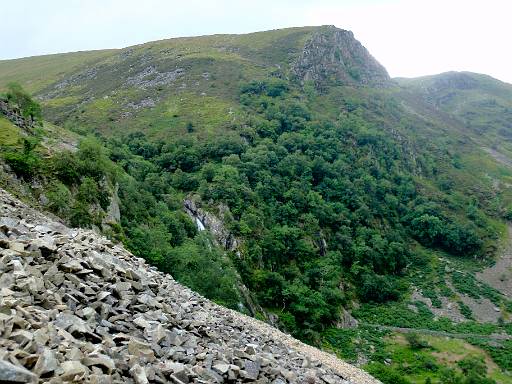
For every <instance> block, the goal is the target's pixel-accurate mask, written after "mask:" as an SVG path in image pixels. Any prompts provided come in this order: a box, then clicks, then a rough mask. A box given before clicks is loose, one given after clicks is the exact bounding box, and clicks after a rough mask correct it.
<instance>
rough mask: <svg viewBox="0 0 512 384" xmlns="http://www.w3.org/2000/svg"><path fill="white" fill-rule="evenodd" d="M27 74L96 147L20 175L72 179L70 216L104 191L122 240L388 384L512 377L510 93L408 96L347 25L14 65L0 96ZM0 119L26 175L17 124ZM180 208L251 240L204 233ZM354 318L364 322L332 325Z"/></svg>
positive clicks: (475, 88) (58, 118)
mask: <svg viewBox="0 0 512 384" xmlns="http://www.w3.org/2000/svg"><path fill="white" fill-rule="evenodd" d="M305 47H307V49H306V48H305ZM61 61H62V65H60V62H61ZM30 63H33V65H30ZM57 67H58V68H57ZM13 80H15V81H19V82H21V83H22V85H24V86H26V87H27V88H28V89H30V90H31V91H33V93H34V95H35V97H36V98H37V100H39V101H40V103H41V104H42V105H43V115H44V117H45V119H47V120H49V121H50V122H51V123H52V124H55V125H56V126H58V127H60V128H55V129H56V130H58V129H64V130H67V131H70V132H74V135H94V136H96V138H95V139H94V140H93V143H95V144H91V142H90V141H88V140H86V141H85V142H84V143H85V144H83V145H84V148H80V149H79V152H78V154H75V155H73V154H69V153H67V152H62V153H66V155H62V154H50V155H48V157H49V160H41V162H42V164H47V165H46V166H42V167H39V166H38V167H36V168H35V169H34V170H33V172H32V173H31V174H19V175H18V176H19V177H21V178H23V179H24V180H25V181H26V182H28V183H30V182H31V180H32V181H33V180H34V179H43V178H52V177H55V175H57V180H55V183H57V182H58V183H60V184H56V185H57V186H58V188H57V187H55V186H54V187H53V188H54V192H57V191H59V193H60V194H56V195H54V196H60V197H61V199H60V201H61V202H62V200H65V199H63V198H62V196H72V199H71V200H70V201H71V205H66V204H63V205H61V206H58V207H57V208H56V212H57V213H60V214H63V215H64V216H66V217H68V218H69V219H70V220H73V217H74V218H75V220H76V218H77V217H78V214H77V212H78V213H80V212H81V213H84V212H85V213H86V212H87V211H89V213H90V212H91V206H93V205H94V204H95V203H94V202H95V200H94V199H96V200H98V201H97V204H100V205H101V201H100V200H99V197H98V195H97V194H94V193H93V194H92V197H90V196H89V194H87V193H86V191H82V193H81V194H80V188H81V187H80V186H81V185H83V184H84V182H85V183H86V186H88V187H90V188H88V190H89V192H90V190H91V188H92V190H94V191H99V188H101V187H102V184H101V180H102V178H103V177H107V179H108V180H110V183H111V184H110V186H111V187H112V188H113V187H114V186H115V185H116V183H117V185H118V188H119V189H118V197H119V201H120V211H121V218H120V222H119V223H118V225H117V226H114V227H111V230H110V235H111V236H114V237H116V238H118V239H120V240H122V241H124V242H125V243H126V244H127V246H128V247H130V249H131V250H132V251H133V252H134V253H135V254H137V255H140V256H143V257H146V258H147V259H148V260H150V261H151V262H152V263H153V264H155V265H157V266H158V267H159V268H161V269H162V270H165V271H168V272H170V273H172V274H173V275H174V276H175V277H176V278H177V279H178V280H180V281H183V282H184V283H186V284H188V285H190V286H191V287H193V288H194V289H196V290H198V291H200V292H202V293H204V294H206V295H208V296H209V297H211V298H212V299H215V300H217V301H218V302H221V303H223V304H225V305H228V306H231V307H233V308H239V309H240V310H245V311H253V314H254V315H255V316H258V317H261V318H264V319H277V320H276V321H277V323H278V325H279V326H280V327H281V328H283V329H285V330H287V331H288V332H290V333H293V334H294V335H296V336H297V337H300V338H301V339H303V340H306V341H308V342H310V343H314V344H317V345H324V347H326V348H329V349H332V350H334V351H335V352H336V353H339V354H340V356H342V357H344V358H347V359H349V360H351V361H354V362H355V363H357V364H360V365H364V366H366V367H367V368H368V369H369V370H370V371H371V372H372V373H373V374H375V375H376V376H377V377H379V378H381V380H383V381H384V382H385V383H397V382H402V383H409V382H413V383H423V382H428V381H427V380H430V382H433V383H436V382H453V383H492V382H493V381H492V380H495V381H497V382H499V383H510V382H512V380H511V376H510V371H511V370H512V361H511V359H510V356H512V345H511V341H510V337H511V335H512V328H511V325H510V324H511V323H510V314H511V313H512V301H511V296H510V294H509V293H508V292H507V291H506V290H503V289H502V286H503V284H505V283H503V284H502V285H500V286H498V285H496V284H494V283H493V282H492V281H490V280H489V281H487V280H481V279H480V277H479V276H480V274H479V271H481V270H484V269H486V268H489V267H490V266H491V264H492V263H493V259H494V258H496V257H498V256H499V255H500V252H501V250H503V249H505V248H506V247H505V245H506V242H507V241H509V238H508V231H507V223H506V220H509V219H510V218H511V217H512V188H511V186H512V168H511V166H510V165H511V164H512V160H509V159H512V157H508V156H509V152H508V151H509V149H508V138H507V137H508V136H507V135H508V133H509V131H510V128H511V126H510V125H509V112H510V111H509V110H508V108H509V106H510V105H512V94H511V92H510V87H509V86H508V85H506V84H503V83H500V82H498V81H496V80H494V79H491V78H488V77H485V76H481V75H475V74H444V75H440V76H437V77H430V78H423V79H411V80H404V79H399V80H397V81H396V82H394V81H391V80H390V79H389V78H388V76H387V73H386V72H385V70H384V69H383V68H381V67H380V65H379V64H378V63H377V62H376V61H375V60H374V59H373V58H372V57H371V56H370V55H369V54H368V52H367V51H366V50H364V48H362V47H361V46H360V44H359V43H358V42H357V41H356V40H355V39H354V38H353V36H352V35H351V34H350V33H348V32H346V31H341V30H337V29H335V28H333V27H306V28H291V29H284V30H275V31H267V32H259V33H254V34H248V35H214V36H204V37H194V38H181V39H171V40H162V41H157V42H152V43H147V44H142V45H139V46H134V47H130V48H125V49H122V50H115V51H97V52H92V53H90V54H88V53H74V54H65V55H55V56H45V57H41V58H28V59H21V60H14V61H6V62H0V86H5V85H6V84H7V83H8V82H10V81H13ZM493 100H494V101H493ZM0 124H3V125H2V127H3V126H5V127H6V129H5V133H3V134H2V135H1V136H0V140H2V141H3V145H4V146H3V147H2V151H3V152H2V153H3V154H4V158H5V159H6V161H7V162H9V161H11V162H12V156H13V155H12V153H13V152H14V149H13V148H12V147H13V146H15V145H18V144H16V143H19V138H18V141H16V140H15V138H16V127H13V126H11V125H10V123H8V122H6V121H0ZM55 125H49V124H48V123H47V124H46V127H47V128H50V127H55ZM482 132H484V133H485V135H482ZM89 140H91V139H89ZM15 141H16V143H15ZM57 141H58V140H57ZM88 143H89V144H88ZM91 145H92V149H91ZM9 147H11V148H10V149H9ZM62 149H64V150H66V148H62ZM36 152H37V151H36ZM36 152H34V151H32V152H31V151H29V152H27V153H25V155H26V158H22V160H27V159H30V156H35V155H34V153H36ZM57 152H58V151H57ZM6 153H10V154H11V155H7V156H5V154H6ZM9 156H11V159H10V160H9ZM66 156H67V157H66ZM89 156H91V158H92V159H93V161H90V159H88V157H89ZM59 159H61V161H60V162H59ZM94 159H101V162H100V163H101V164H103V165H102V168H101V170H96V171H97V172H96V171H95V169H96V168H95V167H94V166H95V164H94ZM67 161H70V162H71V164H74V166H73V167H71V168H72V169H73V170H74V171H75V172H74V173H72V174H71V176H70V175H69V174H68V173H67V168H65V167H64V168H63V164H66V162H67ZM59 165H60V168H59ZM89 167H92V168H91V169H92V170H91V169H90V168H89ZM84 169H85V171H83V170H84ZM65 171H66V172H65ZM84 172H85V173H84ZM87 178H89V179H91V180H90V181H86V180H85V179H87ZM32 184H34V183H32ZM95 185H96V187H94V186H95ZM82 189H85V187H83V188H82ZM66 191H68V192H66ZM100 195H101V194H100ZM88 196H89V197H88ZM91 199H92V200H91ZM185 199H189V200H192V201H193V202H194V203H195V205H196V206H198V207H199V208H200V209H201V210H202V211H203V212H209V214H210V215H212V216H213V217H215V218H217V219H218V220H219V222H221V223H222V227H223V230H225V231H226V232H227V233H229V236H230V238H234V239H236V244H237V246H236V247H235V248H234V249H233V247H230V246H228V247H226V249H220V248H219V247H217V246H213V247H212V244H215V242H214V241H213V240H208V238H205V237H204V236H203V234H201V233H200V234H197V233H196V230H195V228H194V227H193V225H192V222H191V221H190V220H189V219H188V218H187V217H186V216H185V214H184V213H183V201H184V200H185ZM103 203H104V204H105V203H106V202H103ZM59 210H61V212H59ZM92 211H93V212H94V210H92ZM98 219H101V218H99V217H95V216H94V215H92V216H91V218H90V220H89V221H88V222H75V224H80V225H93V224H94V225H98V224H100V222H101V220H100V221H98ZM500 265H501V264H500ZM504 276H505V278H508V277H507V276H508V275H506V273H505V275H504ZM511 278H512V277H511ZM242 282H243V286H245V287H247V288H248V291H249V292H250V295H249V296H250V297H247V296H245V297H244V298H242V296H243V294H242V292H243V289H242V287H243V286H242V285H241V283H242ZM493 284H494V285H493ZM252 301H254V302H255V303H256V305H250V304H249V302H252ZM344 310H348V311H349V312H351V313H352V315H353V316H354V317H355V318H356V319H357V320H358V321H359V327H358V328H355V329H344V328H340V327H339V326H337V325H340V324H342V323H344V322H345V323H346V321H345V320H346V319H345V317H346V316H347V315H346V313H345V315H344ZM411 332H413V333H414V334H415V333H418V334H419V335H420V336H418V337H419V340H418V338H416V339H415V340H414V339H412V338H410V337H409V338H408V339H407V341H404V337H406V336H403V335H407V334H409V333H411ZM432 332H436V333H432ZM497 335H502V336H503V337H502V336H497ZM422 340H423V341H424V342H423V341H422ZM464 348H466V349H467V350H468V351H469V352H471V353H469V352H468V353H462V352H461V351H462V349H464ZM473 358H476V359H477V360H478V361H480V360H482V359H483V361H484V363H483V364H484V366H485V364H487V366H488V368H487V370H485V369H483V370H482V369H481V364H480V363H479V362H478V361H477V360H474V359H473ZM471 359H473V360H471ZM461 361H462V362H461ZM469 366H473V367H476V368H474V369H473V368H471V369H470V368H468V367H469ZM489 367H490V368H489ZM486 376H488V377H489V378H490V379H488V381H485V380H487V379H485V377H486ZM397 380H399V381H397ZM449 380H451V381H449ZM489 380H491V381H489Z"/></svg>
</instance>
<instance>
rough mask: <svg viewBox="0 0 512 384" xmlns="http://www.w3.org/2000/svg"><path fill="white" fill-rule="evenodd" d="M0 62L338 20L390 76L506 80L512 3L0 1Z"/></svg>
mask: <svg viewBox="0 0 512 384" xmlns="http://www.w3.org/2000/svg"><path fill="white" fill-rule="evenodd" d="M0 10H1V13H2V22H1V23H0V36H1V41H2V43H1V45H0V59H8V58H17V57H25V56H33V55H41V54H47V53H58V52H69V51H79V50H89V49H101V48H121V47H126V46H129V45H133V44H138V43H143V42H147V41H151V40H159V39H164V38H169V37H179V36H194V35H205V34H214V33H246V32H254V31H261V30H267V29H275V28H283V27H292V26H303V25H322V24H334V25H336V26H337V27H339V28H344V29H350V30H352V31H353V32H354V34H355V36H356V38H358V39H359V40H360V41H361V42H362V43H363V45H365V46H366V47H367V48H368V49H369V50H370V52H371V53H372V54H373V55H374V56H375V57H376V58H377V60H379V61H380V62H381V63H382V64H383V65H384V66H385V67H386V68H387V69H388V71H389V73H390V75H391V76H393V77H395V76H405V77H412V76H421V75H428V74H435V73H439V72H445V71H449V70H467V71H473V72H480V73H486V74H489V75H491V76H494V77H496V78H498V79H500V80H503V81H507V82H509V83H512V49H511V38H512V0H483V1H476V0H425V1H424V0H359V1H357V0H309V1H306V0H218V1H205V0H203V1H198V0H180V1H174V0H45V1H43V0H17V1H12V0H0Z"/></svg>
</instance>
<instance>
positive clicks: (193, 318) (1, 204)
mask: <svg viewBox="0 0 512 384" xmlns="http://www.w3.org/2000/svg"><path fill="white" fill-rule="evenodd" d="M0 381H1V382H3V383H29V382H39V383H62V382H87V383H137V384H143V383H222V382H227V383H242V382H244V383H247V382H254V383H273V384H283V383H377V381H376V380H375V379H373V378H372V377H370V376H369V375H367V374H366V373H364V372H363V371H361V370H359V369H356V368H354V367H352V366H350V365H348V364H346V363H343V362H342V361H340V360H338V359H336V358H335V357H334V356H332V355H329V354H326V353H324V352H321V351H319V350H317V349H315V348H312V347H310V346H307V345H304V344H302V343H300V342H298V341H297V340H294V339H292V338H291V337H289V336H287V335H285V334H283V333H281V332H279V331H277V330H275V329H274V328H272V327H270V326H268V325H267V324H264V323H262V322H259V321H257V320H254V319H252V318H249V317H246V316H244V315H241V314H239V313H237V312H234V311H231V310H229V309H226V308H223V307H220V306H218V305H216V304H213V303H211V302H209V301H208V300H206V299H204V298H203V297H201V296H199V295H198V294H196V293H194V292H192V291H190V290H189V289H187V288H185V287H183V286H181V285H180V284H178V283H176V282H175V281H174V280H173V279H172V278H171V277H170V276H169V275H165V274H163V273H160V272H158V271H157V270H156V269H155V268H153V267H150V266H148V265H147V264H146V263H145V262H144V261H143V260H142V259H139V258H136V257H134V256H133V255H131V254H130V253H129V252H127V251H126V250H125V249H123V247H121V246H119V245H116V244H113V243H112V242H111V241H109V240H107V239H105V238H103V237H100V236H99V235H97V234H96V233H94V232H92V231H88V230H81V229H70V228H67V227H66V226H64V225H62V224H60V223H57V222H55V221H52V220H51V219H49V218H48V217H46V216H44V215H42V214H40V213H38V212H36V211H34V210H32V209H30V208H28V207H27V206H25V205H24V204H23V203H21V202H19V201H18V200H16V199H14V198H13V197H11V196H10V195H9V194H7V193H6V192H4V191H3V190H0Z"/></svg>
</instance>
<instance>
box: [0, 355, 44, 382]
mask: <svg viewBox="0 0 512 384" xmlns="http://www.w3.org/2000/svg"><path fill="white" fill-rule="evenodd" d="M36 379H37V376H36V375H34V374H33V373H31V372H30V371H28V370H26V369H25V368H22V367H17V366H16V365H14V364H11V363H9V362H7V361H4V360H0V382H1V383H6V384H8V383H33V382H35V380H36Z"/></svg>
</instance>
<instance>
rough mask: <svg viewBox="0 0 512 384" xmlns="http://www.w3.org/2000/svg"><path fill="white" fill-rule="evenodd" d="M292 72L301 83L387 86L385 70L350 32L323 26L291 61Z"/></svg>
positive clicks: (320, 85)
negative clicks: (294, 59)
mask: <svg viewBox="0 0 512 384" xmlns="http://www.w3.org/2000/svg"><path fill="white" fill-rule="evenodd" d="M292 73H293V74H294V75H295V76H296V77H297V78H298V79H299V80H300V81H301V82H303V83H304V82H308V81H311V82H313V83H314V84H315V85H316V86H317V87H319V88H322V87H324V86H326V85H370V86H387V85H389V84H390V82H391V80H390V78H389V75H388V73H387V71H386V69H385V68H384V67H383V66H382V65H381V64H380V63H379V62H378V61H377V60H375V59H374V58H373V56H371V55H370V53H369V52H368V50H367V49H366V48H365V47H363V45H361V43H360V42H359V41H358V40H356V39H355V38H354V34H353V33H352V32H351V31H346V30H343V29H338V28H336V27H334V26H324V27H322V28H320V29H319V30H318V31H316V32H315V33H314V34H313V36H312V38H311V39H310V40H309V41H308V42H307V43H306V45H305V46H304V49H303V52H302V54H301V55H300V56H299V57H298V58H297V60H296V61H295V62H294V63H293V64H292Z"/></svg>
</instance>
